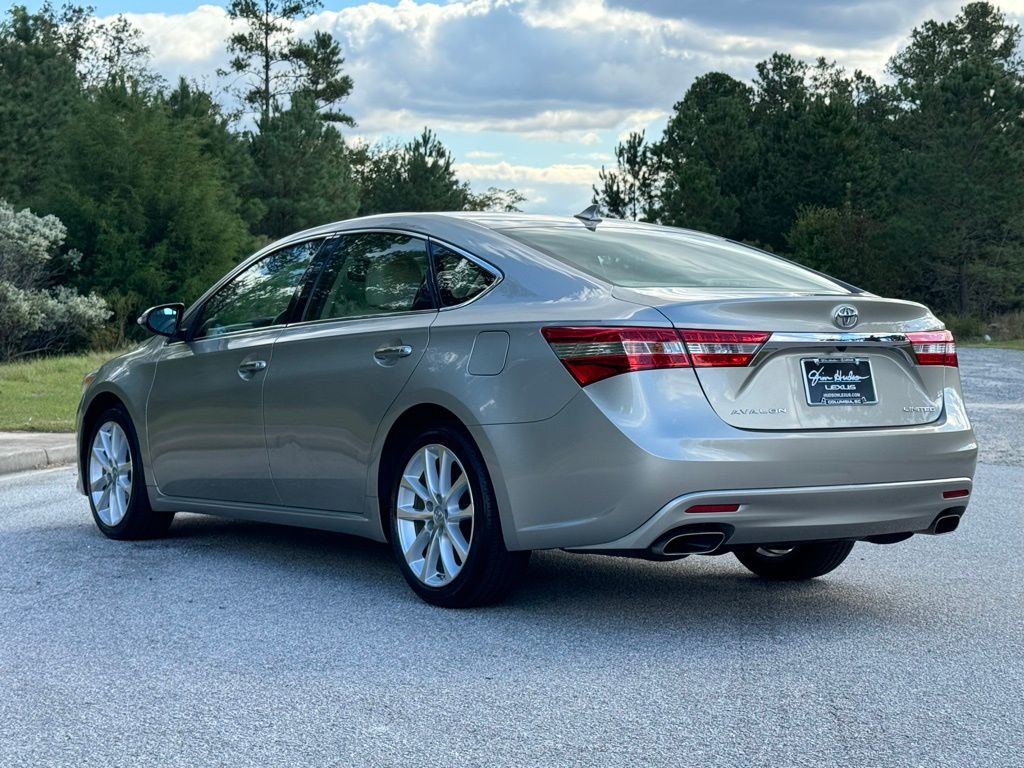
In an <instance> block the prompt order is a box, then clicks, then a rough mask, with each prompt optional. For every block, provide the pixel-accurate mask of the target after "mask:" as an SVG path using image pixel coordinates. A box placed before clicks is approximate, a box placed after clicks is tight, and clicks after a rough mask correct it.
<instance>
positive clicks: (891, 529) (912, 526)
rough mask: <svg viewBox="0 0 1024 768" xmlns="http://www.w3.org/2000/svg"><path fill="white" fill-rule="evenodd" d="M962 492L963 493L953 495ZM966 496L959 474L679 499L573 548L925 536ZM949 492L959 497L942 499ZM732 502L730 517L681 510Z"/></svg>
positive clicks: (959, 509)
mask: <svg viewBox="0 0 1024 768" xmlns="http://www.w3.org/2000/svg"><path fill="white" fill-rule="evenodd" d="M963 491H967V492H968V495H967V496H961V495H959V494H960V493H962V492H963ZM970 491H971V480H970V478H966V477H959V478H950V479H946V480H923V481H915V482H904V483H869V484H863V485H835V486H810V487H805V488H750V489H746V490H742V491H714V492H707V493H693V494H686V495H683V496H680V497H678V498H676V499H673V500H672V501H670V502H669V503H668V504H666V505H665V506H664V507H662V508H661V509H660V510H658V512H657V513H656V514H655V515H654V517H652V518H651V519H650V520H648V521H647V522H646V523H644V524H643V525H642V526H640V527H639V528H637V529H636V530H635V531H632V532H631V533H629V534H627V535H626V536H623V537H621V538H619V539H617V540H615V541H610V542H606V543H603V544H596V545H591V546H586V547H579V548H578V549H580V550H648V549H650V548H651V547H653V546H655V545H656V544H657V543H658V542H659V541H660V540H662V539H664V538H665V537H666V536H668V535H670V534H680V533H686V532H687V531H694V532H698V531H702V530H720V531H722V532H723V534H724V535H725V538H724V540H723V541H722V542H721V546H723V547H732V546H742V545H747V544H779V543H795V542H800V541H821V540H827V539H863V538H866V537H879V536H886V535H892V534H901V533H926V532H929V531H931V530H932V527H933V525H934V523H935V520H936V519H937V518H939V517H941V516H943V515H947V514H948V515H956V516H959V515H961V514H963V511H964V508H965V507H966V505H967V502H968V500H969V499H970V495H969V494H970ZM953 493H955V494H958V495H956V496H955V497H949V498H947V497H946V496H945V495H944V494H953ZM734 504H735V505H738V506H739V509H737V510H736V511H735V512H689V511H688V510H690V509H692V508H693V507H701V506H705V507H706V506H708V505H734Z"/></svg>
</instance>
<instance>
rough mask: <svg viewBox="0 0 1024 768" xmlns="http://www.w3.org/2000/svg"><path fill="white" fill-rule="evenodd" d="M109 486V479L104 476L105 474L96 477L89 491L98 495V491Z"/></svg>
mask: <svg viewBox="0 0 1024 768" xmlns="http://www.w3.org/2000/svg"><path fill="white" fill-rule="evenodd" d="M109 485H110V478H109V477H108V476H107V475H105V474H101V475H100V476H99V477H97V478H96V479H95V480H93V481H92V485H91V486H90V490H92V491H93V492H94V493H99V492H100V491H102V490H103V489H104V488H106V487H107V486H109Z"/></svg>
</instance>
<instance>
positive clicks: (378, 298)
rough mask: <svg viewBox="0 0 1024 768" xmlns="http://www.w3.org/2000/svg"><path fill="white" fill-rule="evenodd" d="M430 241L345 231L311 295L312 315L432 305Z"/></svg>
mask: <svg viewBox="0 0 1024 768" xmlns="http://www.w3.org/2000/svg"><path fill="white" fill-rule="evenodd" d="M427 264H428V261H427V243H426V241H425V240H421V239H420V238H417V237H410V236H409V235H401V234H397V233H390V232H369V233H365V234H355V235H343V236H342V237H340V238H338V243H337V246H336V248H335V250H334V252H333V254H332V255H331V256H330V258H329V259H328V263H327V264H326V265H325V266H324V270H323V272H322V274H321V275H320V279H319V280H318V281H317V286H316V289H315V290H314V291H313V295H312V297H311V299H310V305H309V310H308V311H307V313H306V319H307V320H331V319H340V318H346V317H364V316H366V315H378V314H384V313H391V312H412V311H415V310H420V309H432V308H433V306H434V305H433V300H432V299H431V296H430V287H429V283H428V280H427V275H428V273H429V272H428V266H427Z"/></svg>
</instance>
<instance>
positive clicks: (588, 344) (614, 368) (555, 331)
mask: <svg viewBox="0 0 1024 768" xmlns="http://www.w3.org/2000/svg"><path fill="white" fill-rule="evenodd" d="M541 333H543V334H544V338H545V339H547V341H548V343H549V344H550V345H551V348H552V349H553V350H554V351H555V354H556V355H558V359H559V360H561V361H562V364H563V365H564V366H565V367H566V369H568V371H569V373H571V374H572V377H573V378H574V379H576V381H577V382H579V384H580V386H582V387H585V386H587V385H588V384H593V383H594V382H595V381H601V379H607V378H608V377H609V376H615V375H616V374H619V373H626V372H627V371H645V370H649V369H651V368H686V367H688V366H689V365H690V360H689V358H688V357H687V356H686V347H685V345H684V344H683V342H682V341H681V340H680V338H679V335H678V334H677V333H676V332H675V331H674V330H673V329H671V328H629V327H623V328H609V327H603V326H588V327H566V326H551V327H548V328H543V329H542V330H541Z"/></svg>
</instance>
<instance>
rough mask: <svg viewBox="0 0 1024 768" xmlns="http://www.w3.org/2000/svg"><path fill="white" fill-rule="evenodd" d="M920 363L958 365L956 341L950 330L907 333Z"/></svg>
mask: <svg viewBox="0 0 1024 768" xmlns="http://www.w3.org/2000/svg"><path fill="white" fill-rule="evenodd" d="M907 338H908V339H910V343H911V344H913V345H914V357H916V358H917V364H918V365H951V366H953V367H956V366H957V364H958V363H957V359H956V342H954V341H953V334H952V333H950V332H949V331H914V332H912V333H908V334H907Z"/></svg>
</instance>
